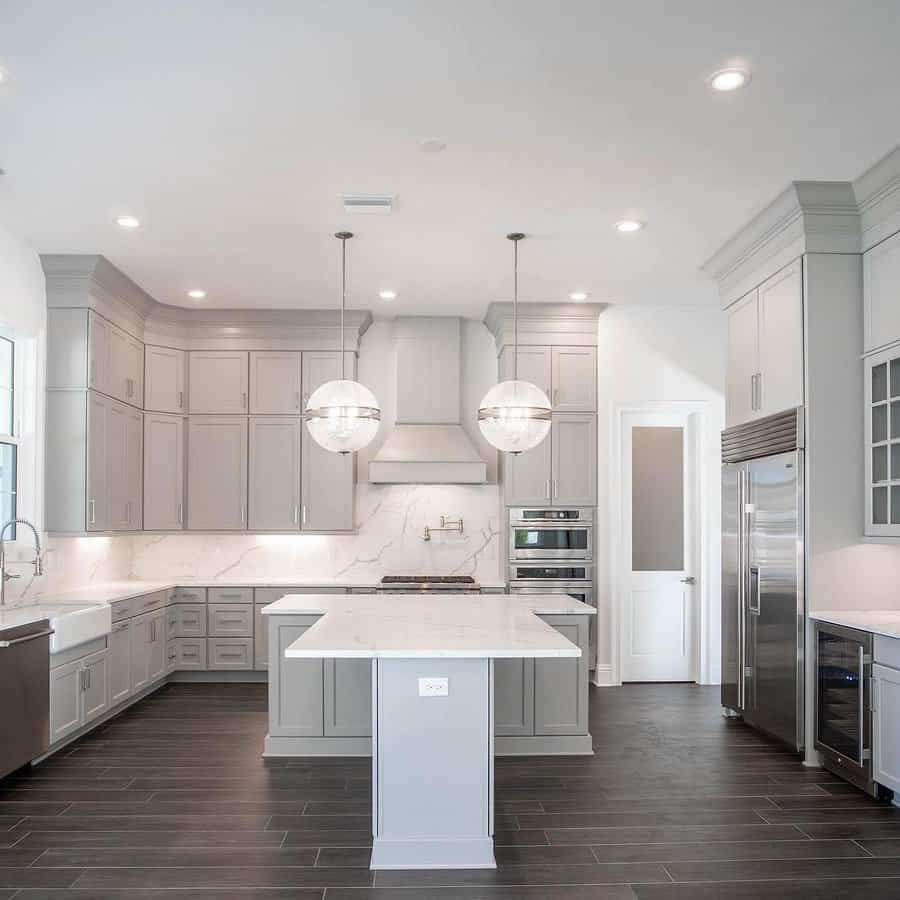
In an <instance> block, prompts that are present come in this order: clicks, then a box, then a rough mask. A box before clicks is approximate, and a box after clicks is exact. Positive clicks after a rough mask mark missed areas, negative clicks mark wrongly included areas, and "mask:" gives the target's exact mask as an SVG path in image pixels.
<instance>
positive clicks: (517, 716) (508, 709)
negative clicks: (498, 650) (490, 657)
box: [494, 659, 534, 737]
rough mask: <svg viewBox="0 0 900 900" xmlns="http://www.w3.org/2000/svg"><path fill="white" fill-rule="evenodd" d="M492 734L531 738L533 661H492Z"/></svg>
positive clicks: (532, 720)
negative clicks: (527, 736)
mask: <svg viewBox="0 0 900 900" xmlns="http://www.w3.org/2000/svg"><path fill="white" fill-rule="evenodd" d="M494 734H498V735H508V736H511V737H513V736H519V735H530V734H534V660H533V659H496V660H494Z"/></svg>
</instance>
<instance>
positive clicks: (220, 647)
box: [206, 637, 253, 671]
mask: <svg viewBox="0 0 900 900" xmlns="http://www.w3.org/2000/svg"><path fill="white" fill-rule="evenodd" d="M206 667H207V668H208V669H210V670H213V671H215V670H222V669H252V668H253V638H252V637H233V638H222V637H218V638H216V637H211V638H208V639H207V641H206Z"/></svg>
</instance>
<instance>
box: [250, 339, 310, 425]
mask: <svg viewBox="0 0 900 900" xmlns="http://www.w3.org/2000/svg"><path fill="white" fill-rule="evenodd" d="M300 357H301V354H300V353H299V351H290V350H252V351H251V352H250V412H251V413H258V414H262V415H271V416H277V415H295V416H296V415H299V414H300V413H301V412H302V407H301V400H302V398H301V395H300V375H301V366H300Z"/></svg>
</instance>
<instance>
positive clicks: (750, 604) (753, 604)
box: [747, 566, 759, 616]
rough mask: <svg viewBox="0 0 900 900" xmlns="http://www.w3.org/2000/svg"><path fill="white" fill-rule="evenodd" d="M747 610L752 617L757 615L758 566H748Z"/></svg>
mask: <svg viewBox="0 0 900 900" xmlns="http://www.w3.org/2000/svg"><path fill="white" fill-rule="evenodd" d="M747 608H748V609H749V610H750V612H752V613H753V615H755V616H758V615H759V566H750V596H749V597H748V598H747Z"/></svg>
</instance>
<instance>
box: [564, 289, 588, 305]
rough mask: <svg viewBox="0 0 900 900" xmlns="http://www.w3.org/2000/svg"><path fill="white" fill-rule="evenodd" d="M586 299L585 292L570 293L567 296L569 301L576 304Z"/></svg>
mask: <svg viewBox="0 0 900 900" xmlns="http://www.w3.org/2000/svg"><path fill="white" fill-rule="evenodd" d="M587 298H588V295H587V292H586V291H572V293H571V294H569V299H570V300H574V301H575V302H576V303H578V302H580V301H581V300H587Z"/></svg>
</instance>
